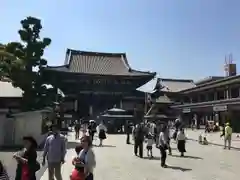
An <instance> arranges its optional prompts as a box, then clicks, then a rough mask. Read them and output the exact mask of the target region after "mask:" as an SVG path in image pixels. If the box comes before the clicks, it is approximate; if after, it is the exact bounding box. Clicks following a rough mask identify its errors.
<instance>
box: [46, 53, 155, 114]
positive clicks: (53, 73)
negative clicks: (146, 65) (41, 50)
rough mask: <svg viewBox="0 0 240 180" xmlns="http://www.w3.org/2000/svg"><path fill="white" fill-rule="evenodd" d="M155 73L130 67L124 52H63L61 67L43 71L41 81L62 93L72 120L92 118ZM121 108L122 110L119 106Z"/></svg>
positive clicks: (134, 91)
mask: <svg viewBox="0 0 240 180" xmlns="http://www.w3.org/2000/svg"><path fill="white" fill-rule="evenodd" d="M155 75H156V73H152V72H143V71H137V70H134V69H132V68H131V67H130V65H129V63H128V60H127V57H126V54H125V53H102V52H86V51H78V50H72V49H67V52H66V58H65V63H64V65H62V66H55V67H53V66H49V67H47V68H45V69H44V73H43V76H44V79H45V81H47V82H48V83H50V84H52V85H53V86H54V87H57V88H59V89H61V90H62V91H63V92H64V94H65V96H66V97H65V106H64V107H65V111H66V112H67V113H72V114H73V115H75V116H76V118H82V117H89V118H90V117H93V116H96V115H97V114H99V113H100V112H102V111H104V110H106V109H109V108H111V107H113V105H115V104H119V106H122V105H121V104H122V100H123V99H124V98H127V97H129V98H130V97H132V96H135V97H136V95H135V93H136V89H137V88H138V87H140V86H142V85H143V84H145V83H146V82H148V81H150V80H151V79H152V78H154V77H155ZM120 108H122V107H120Z"/></svg>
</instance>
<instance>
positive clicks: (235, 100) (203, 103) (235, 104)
mask: <svg viewBox="0 0 240 180" xmlns="http://www.w3.org/2000/svg"><path fill="white" fill-rule="evenodd" d="M210 79H212V80H209V81H208V82H203V83H200V84H198V85H197V86H196V87H193V88H190V89H186V90H184V91H181V97H182V99H181V102H182V104H181V105H174V106H172V108H174V109H176V110H178V112H179V113H180V114H181V115H182V117H183V119H185V120H186V121H189V122H190V121H191V119H192V117H193V116H194V115H197V117H198V121H199V123H203V124H204V123H205V122H206V121H207V120H213V121H216V122H219V124H220V125H221V124H223V123H225V122H230V123H231V124H232V126H233V129H234V130H235V131H240V121H239V119H240V75H235V76H230V77H223V78H218V79H217V80H216V79H214V78H210Z"/></svg>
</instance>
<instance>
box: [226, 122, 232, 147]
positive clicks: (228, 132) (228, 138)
mask: <svg viewBox="0 0 240 180" xmlns="http://www.w3.org/2000/svg"><path fill="white" fill-rule="evenodd" d="M231 141H232V128H231V126H230V124H229V123H226V127H225V137H224V149H226V146H227V143H228V149H229V150H230V149H231Z"/></svg>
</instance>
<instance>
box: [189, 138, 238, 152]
mask: <svg viewBox="0 0 240 180" xmlns="http://www.w3.org/2000/svg"><path fill="white" fill-rule="evenodd" d="M188 140H190V141H195V142H198V140H196V139H192V138H188ZM208 144H210V145H214V146H219V147H224V145H223V144H217V143H213V142H208ZM231 149H233V150H236V151H240V148H238V147H231Z"/></svg>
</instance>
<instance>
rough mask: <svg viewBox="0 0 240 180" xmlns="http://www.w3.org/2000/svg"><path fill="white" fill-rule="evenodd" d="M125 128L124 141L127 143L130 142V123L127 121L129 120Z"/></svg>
mask: <svg viewBox="0 0 240 180" xmlns="http://www.w3.org/2000/svg"><path fill="white" fill-rule="evenodd" d="M125 127H126V130H125V132H126V134H127V139H126V143H127V144H130V134H131V132H132V131H131V125H130V123H129V121H127V124H126V126H125Z"/></svg>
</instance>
